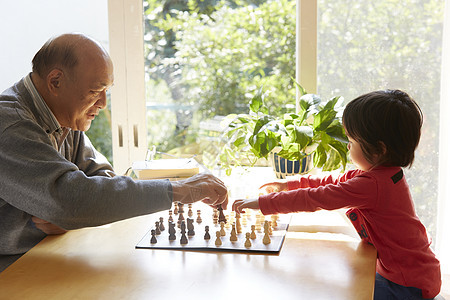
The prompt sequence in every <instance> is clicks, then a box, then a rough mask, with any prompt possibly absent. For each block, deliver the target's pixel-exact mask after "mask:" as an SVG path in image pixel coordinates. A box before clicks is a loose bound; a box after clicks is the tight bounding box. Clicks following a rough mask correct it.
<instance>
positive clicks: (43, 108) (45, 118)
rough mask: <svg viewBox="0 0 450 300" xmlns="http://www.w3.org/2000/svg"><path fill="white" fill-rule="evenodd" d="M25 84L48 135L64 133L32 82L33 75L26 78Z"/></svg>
mask: <svg viewBox="0 0 450 300" xmlns="http://www.w3.org/2000/svg"><path fill="white" fill-rule="evenodd" d="M24 84H25V88H26V89H27V90H28V92H29V93H30V95H31V98H32V99H33V102H34V104H35V106H36V108H37V110H38V112H39V117H40V118H41V121H42V122H43V123H44V127H45V128H44V129H45V131H46V132H47V134H53V133H62V132H63V130H62V127H61V125H60V124H59V122H58V120H57V119H56V117H55V115H54V114H53V112H52V111H51V110H50V108H49V107H48V105H47V103H45V101H44V99H43V98H42V96H41V95H40V94H39V92H38V91H37V89H36V87H35V86H34V84H33V81H32V80H31V73H30V74H28V75H27V76H26V77H25V78H24Z"/></svg>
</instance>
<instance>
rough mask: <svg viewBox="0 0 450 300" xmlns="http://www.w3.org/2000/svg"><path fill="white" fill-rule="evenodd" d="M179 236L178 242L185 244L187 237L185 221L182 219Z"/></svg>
mask: <svg viewBox="0 0 450 300" xmlns="http://www.w3.org/2000/svg"><path fill="white" fill-rule="evenodd" d="M180 227H181V238H180V244H181V245H186V244H187V243H188V239H187V236H186V223H185V222H184V221H181V225H180Z"/></svg>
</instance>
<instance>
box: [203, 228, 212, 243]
mask: <svg viewBox="0 0 450 300" xmlns="http://www.w3.org/2000/svg"><path fill="white" fill-rule="evenodd" d="M204 239H205V240H209V239H211V235H210V234H209V226H208V225H206V226H205V236H204Z"/></svg>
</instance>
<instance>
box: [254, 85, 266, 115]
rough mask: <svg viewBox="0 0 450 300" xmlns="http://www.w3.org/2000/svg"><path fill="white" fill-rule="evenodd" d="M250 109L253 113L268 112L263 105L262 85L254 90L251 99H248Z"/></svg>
mask: <svg viewBox="0 0 450 300" xmlns="http://www.w3.org/2000/svg"><path fill="white" fill-rule="evenodd" d="M250 110H251V111H252V112H254V113H258V112H262V113H266V114H267V113H268V109H267V108H266V107H265V105H264V94H263V92H262V87H261V88H260V89H259V90H258V91H257V92H256V94H255V95H254V96H253V98H252V100H250Z"/></svg>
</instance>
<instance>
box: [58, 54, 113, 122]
mask: <svg viewBox="0 0 450 300" xmlns="http://www.w3.org/2000/svg"><path fill="white" fill-rule="evenodd" d="M113 81H114V76H113V66H112V62H111V60H110V59H109V58H107V59H106V58H105V59H91V60H86V59H84V60H81V61H80V63H79V64H78V65H77V66H76V67H75V69H74V70H73V71H72V72H70V73H65V85H64V89H63V90H62V93H61V95H60V101H62V104H63V105H64V109H63V111H64V113H63V115H62V116H61V118H60V119H58V121H59V122H60V123H61V126H64V127H69V128H72V129H73V130H80V131H86V130H88V129H89V128H90V127H91V123H92V121H93V120H94V118H95V117H96V116H97V115H98V114H99V112H100V110H101V109H103V108H105V107H106V92H107V90H108V89H109V88H110V87H111V86H112V84H113Z"/></svg>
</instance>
